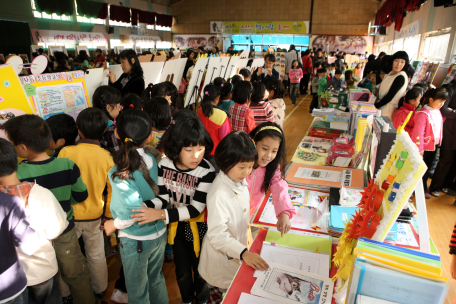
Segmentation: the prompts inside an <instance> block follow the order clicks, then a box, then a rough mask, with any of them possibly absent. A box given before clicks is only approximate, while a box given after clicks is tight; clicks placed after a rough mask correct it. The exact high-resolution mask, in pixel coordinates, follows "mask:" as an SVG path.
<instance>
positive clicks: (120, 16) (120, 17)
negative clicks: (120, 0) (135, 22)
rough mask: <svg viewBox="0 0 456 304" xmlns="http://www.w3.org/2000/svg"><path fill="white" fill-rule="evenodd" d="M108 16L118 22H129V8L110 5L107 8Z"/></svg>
mask: <svg viewBox="0 0 456 304" xmlns="http://www.w3.org/2000/svg"><path fill="white" fill-rule="evenodd" d="M109 12H110V16H109V19H110V20H113V21H118V22H126V23H129V22H130V21H131V19H130V8H129V7H125V6H118V5H111V6H110V8H109Z"/></svg>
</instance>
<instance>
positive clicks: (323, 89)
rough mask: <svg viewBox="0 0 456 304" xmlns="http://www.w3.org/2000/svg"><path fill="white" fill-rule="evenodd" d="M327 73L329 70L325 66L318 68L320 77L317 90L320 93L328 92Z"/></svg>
mask: <svg viewBox="0 0 456 304" xmlns="http://www.w3.org/2000/svg"><path fill="white" fill-rule="evenodd" d="M327 74H328V70H327V69H325V68H323V69H320V70H318V78H319V79H318V91H317V94H318V95H320V94H321V93H324V92H326V84H327V80H326V76H327Z"/></svg>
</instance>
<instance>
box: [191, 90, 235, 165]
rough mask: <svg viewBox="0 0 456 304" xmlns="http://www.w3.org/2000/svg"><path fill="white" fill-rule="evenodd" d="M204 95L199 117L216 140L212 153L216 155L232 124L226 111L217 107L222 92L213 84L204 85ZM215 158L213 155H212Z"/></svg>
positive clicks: (214, 140) (213, 139)
mask: <svg viewBox="0 0 456 304" xmlns="http://www.w3.org/2000/svg"><path fill="white" fill-rule="evenodd" d="M203 92H204V95H203V96H204V97H203V100H202V101H201V107H200V108H199V109H198V117H199V119H201V122H202V123H203V125H204V127H205V128H206V130H207V132H208V133H209V135H210V136H211V138H212V141H213V142H214V149H213V150H212V152H211V154H210V155H214V152H215V149H216V148H217V146H218V144H219V143H220V141H221V140H222V139H223V138H224V137H225V136H227V135H228V134H229V133H230V132H231V124H230V119H229V117H228V115H226V113H225V111H223V110H220V109H217V108H215V106H216V105H217V104H218V103H219V100H220V92H219V90H218V89H217V87H216V86H215V85H213V84H208V85H207V86H205V87H204V91H203ZM211 158H213V157H211Z"/></svg>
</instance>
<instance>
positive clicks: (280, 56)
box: [274, 52, 286, 79]
mask: <svg viewBox="0 0 456 304" xmlns="http://www.w3.org/2000/svg"><path fill="white" fill-rule="evenodd" d="M285 54H286V53H283V52H276V53H274V55H275V57H276V62H275V64H274V69H275V70H276V71H277V72H279V77H280V79H283V78H284V77H285Z"/></svg>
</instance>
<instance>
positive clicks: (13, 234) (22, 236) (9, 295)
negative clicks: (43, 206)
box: [0, 151, 38, 304]
mask: <svg viewBox="0 0 456 304" xmlns="http://www.w3.org/2000/svg"><path fill="white" fill-rule="evenodd" d="M2 153H3V151H2ZM14 162H15V163H17V160H16V159H15V160H14ZM8 170H9V169H8V168H5V167H3V166H1V167H0V179H2V177H3V175H4V174H7V172H8ZM0 225H1V227H2V230H1V233H0V243H1V244H2V246H0V256H1V257H2V263H0V282H2V285H1V286H0V302H2V303H8V304H17V303H28V297H29V295H28V290H27V277H26V275H25V273H24V269H23V267H22V264H21V263H20V262H19V257H18V254H17V252H22V253H24V254H28V255H32V254H34V253H35V251H36V250H37V249H38V236H37V235H36V234H35V230H33V228H32V227H30V224H29V223H28V219H27V216H26V215H25V208H24V203H23V202H22V201H21V200H20V199H19V198H18V197H17V196H14V195H9V194H6V193H3V192H0Z"/></svg>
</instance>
